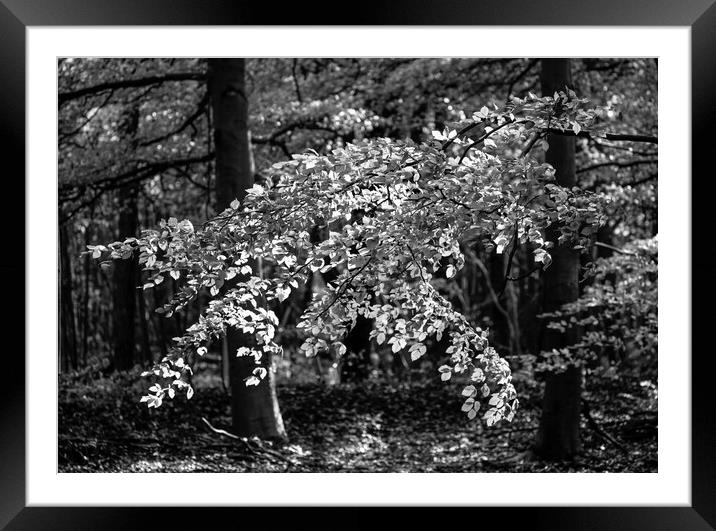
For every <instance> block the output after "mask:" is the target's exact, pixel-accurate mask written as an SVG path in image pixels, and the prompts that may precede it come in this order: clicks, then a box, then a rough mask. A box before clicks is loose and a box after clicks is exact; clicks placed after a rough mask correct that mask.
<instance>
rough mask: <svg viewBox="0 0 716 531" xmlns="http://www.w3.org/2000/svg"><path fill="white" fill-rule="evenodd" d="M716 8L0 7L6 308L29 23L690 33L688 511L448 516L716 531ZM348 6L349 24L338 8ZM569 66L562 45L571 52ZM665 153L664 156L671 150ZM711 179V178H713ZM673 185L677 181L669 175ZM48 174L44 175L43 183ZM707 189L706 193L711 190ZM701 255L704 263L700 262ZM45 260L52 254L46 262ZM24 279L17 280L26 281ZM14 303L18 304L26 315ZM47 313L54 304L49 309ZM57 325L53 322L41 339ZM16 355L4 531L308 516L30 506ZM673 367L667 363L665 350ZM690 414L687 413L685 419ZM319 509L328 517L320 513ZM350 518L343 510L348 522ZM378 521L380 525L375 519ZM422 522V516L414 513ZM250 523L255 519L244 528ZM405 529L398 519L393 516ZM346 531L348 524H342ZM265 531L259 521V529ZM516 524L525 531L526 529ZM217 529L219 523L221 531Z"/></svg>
mask: <svg viewBox="0 0 716 531" xmlns="http://www.w3.org/2000/svg"><path fill="white" fill-rule="evenodd" d="M714 1H715V0H679V1H678V2H677V1H671V2H670V1H668V0H651V1H650V0H608V1H607V0H602V1H601V2H598V3H597V2H586V1H582V0H534V1H532V2H524V1H522V2H521V1H519V0H481V1H470V0H460V1H449V0H444V1H442V2H437V1H436V2H432V3H426V2H408V1H407V0H397V1H393V2H390V3H386V4H385V5H382V6H381V5H380V3H377V2H373V1H366V0H363V1H361V2H360V3H359V4H356V5H354V6H352V11H351V6H347V5H343V6H340V5H337V4H335V3H333V4H328V3H326V5H321V4H320V3H312V4H311V5H307V4H305V3H299V2H296V3H293V4H291V3H288V4H284V5H282V6H281V7H278V4H273V3H269V2H240V1H238V0H236V1H233V2H230V1H228V0H226V1H224V0H151V1H139V0H121V1H120V0H0V95H1V97H0V109H2V112H0V150H1V151H2V153H3V162H4V164H3V166H4V169H5V171H4V172H3V174H4V178H5V180H4V185H5V191H6V193H7V194H8V196H7V197H12V198H14V200H12V203H13V204H15V205H18V206H19V208H20V212H13V211H12V210H11V209H10V208H5V209H3V214H2V215H3V217H4V219H5V221H4V223H3V228H4V231H3V233H4V238H3V243H4V245H3V247H4V251H5V252H4V253H3V254H4V255H5V259H4V260H3V261H2V262H1V263H0V271H1V272H2V277H0V278H3V279H4V280H5V282H4V290H3V291H4V293H5V295H6V308H9V309H10V314H11V317H12V319H14V320H15V321H16V322H15V323H10V324H7V325H6V326H7V328H6V330H8V331H14V330H19V329H21V328H22V329H23V330H24V329H25V311H24V308H25V303H24V300H25V293H24V286H25V283H26V282H31V281H32V279H29V278H26V274H25V258H24V249H25V226H24V220H25V216H24V207H23V206H22V205H24V201H21V200H20V198H23V199H24V198H25V179H24V176H25V156H24V142H25V89H26V87H25V51H26V49H25V42H26V41H25V29H26V27H27V26H46V25H50V26H55V25H56V26H82V25H283V24H297V23H299V24H306V25H319V24H330V25H342V24H348V25H364V24H367V25H503V26H504V25H525V26H527V25H549V26H556V25H569V26H572V25H576V26H580V25H584V26H599V25H607V26H615V25H617V26H623V25H634V26H689V27H690V28H691V46H692V48H691V54H692V56H691V72H692V73H691V76H692V94H691V97H692V101H691V104H692V130H691V131H684V132H683V134H684V135H688V134H691V135H692V175H693V177H692V180H691V186H692V256H691V263H692V271H691V275H692V279H693V280H692V281H693V282H699V285H698V289H697V290H692V308H690V309H689V308H684V311H691V312H692V345H693V346H692V355H691V364H692V366H691V368H692V411H691V414H692V470H691V477H692V505H691V506H690V507H618V508H615V507H608V508H600V507H569V508H559V507H529V508H515V507H502V508H448V509H443V512H444V511H450V513H449V514H450V521H451V522H455V518H458V519H460V520H463V519H465V521H471V522H473V525H477V522H478V521H479V522H481V523H480V524H479V525H481V526H484V525H489V524H485V523H484V522H485V519H488V520H495V519H496V520H498V521H500V522H503V523H509V524H515V523H518V522H519V523H521V525H524V526H526V528H528V529H605V530H606V529H634V530H637V529H638V530H646V529H650V530H651V529H680V530H681V529H684V530H685V529H690V530H697V529H714V528H716V420H715V419H716V416H715V415H714V414H713V412H712V410H711V404H712V403H713V395H712V392H711V389H712V387H713V385H712V383H711V380H712V378H713V376H712V374H714V371H713V369H714V362H713V354H712V351H711V349H710V348H708V346H709V343H708V342H707V341H703V342H701V344H700V345H701V346H700V347H699V342H697V341H695V340H696V339H697V338H699V337H701V338H703V339H706V337H707V336H706V334H707V333H708V330H709V325H710V323H709V321H710V320H711V319H710V318H711V316H712V315H713V311H709V310H708V304H709V303H713V301H714V297H713V295H714V289H713V280H712V278H713V273H714V269H715V268H716V267H715V266H714V265H713V263H712V262H711V261H710V259H709V257H708V253H707V251H708V248H709V247H711V246H712V245H710V244H711V242H710V240H709V236H708V234H709V230H710V228H711V226H712V225H713V222H712V221H711V220H710V219H709V217H707V209H706V205H705V204H704V205H703V207H702V208H698V205H697V203H698V202H699V201H703V202H707V201H709V198H713V197H714V196H713V195H712V194H711V193H709V192H708V190H709V189H712V185H711V183H712V182H713V177H712V176H711V175H710V172H709V170H711V168H710V164H713V162H711V163H710V162H709V158H710V155H711V152H712V151H713V149H714V148H713V147H714V146H715V145H716V134H715V133H714V130H715V128H716V98H715V97H714V95H715V94H716V59H714V58H712V57H711V52H712V51H716V4H715V3H714ZM340 7H342V8H343V9H344V12H345V13H346V14H345V15H342V14H341V11H340V10H339V9H338V8H340ZM565 52H566V53H565V55H569V48H568V46H565ZM666 148H667V149H668V146H667V147H666ZM711 171H713V170H711ZM668 178H679V177H677V176H668ZM51 179H52V176H48V182H49V181H50V180H51ZM709 185H711V187H709ZM697 251H698V252H697ZM48 254H49V255H50V256H49V259H52V256H51V255H52V253H51V252H50V251H48ZM21 280H22V281H21ZM18 301H23V302H22V304H20V303H19V302H18ZM48 304H53V302H52V301H48ZM53 326H54V324H53V323H50V324H48V327H49V328H52V327H53ZM21 337H22V339H20V345H19V347H20V348H19V349H18V348H17V347H15V348H9V347H8V346H7V345H8V344H9V340H10V339H11V338H10V334H7V335H6V336H5V338H4V340H5V345H6V349H5V357H4V360H3V369H4V371H3V372H4V373H5V377H4V378H3V383H2V395H3V400H2V405H0V493H1V495H0V527H3V526H7V527H5V528H6V529H8V530H21V529H23V530H24V529H32V530H41V529H73V530H82V529H88V530H89V529H93V530H95V529H145V528H147V529H148V528H150V527H154V526H155V525H157V524H156V522H161V525H162V526H171V527H173V528H177V529H199V528H204V527H205V526H206V525H208V523H209V522H211V523H212V527H218V524H217V522H219V521H221V522H224V523H225V525H227V526H230V527H235V526H239V525H241V526H242V527H243V526H244V525H246V523H247V522H249V521H250V520H251V519H253V518H256V517H258V518H260V519H264V518H265V517H266V514H265V513H267V512H269V511H270V512H271V519H272V520H273V519H274V518H276V515H277V514H278V515H279V516H281V517H287V518H291V519H295V518H297V517H298V518H299V519H301V520H303V519H304V518H305V516H304V515H305V514H306V511H307V510H308V509H306V508H282V509H280V510H279V509H277V508H263V509H259V508H206V507H203V508H119V507H108V508H98V507H95V508H79V507H62V508H60V507H26V503H25V376H26V374H25V360H24V358H23V357H21V356H19V355H18V354H17V352H23V351H24V349H25V346H24V336H21ZM667 356H668V353H667ZM685 414H686V412H685ZM323 511H325V509H324V510H323ZM346 511H351V513H354V514H351V516H350V517H348V518H347V517H346V516H347V515H346V514H345V512H346ZM381 511H385V509H378V508H348V509H343V512H342V513H341V514H339V515H335V516H334V515H332V514H330V515H329V514H321V516H320V520H321V521H324V522H328V523H330V522H333V523H334V524H340V525H342V526H344V525H348V524H349V525H348V526H349V527H358V526H366V525H374V522H376V520H377V519H379V518H383V516H382V515H381V514H380V512H381ZM376 513H378V514H376ZM410 514H411V515H412V516H417V517H418V518H422V515H423V509H415V508H413V509H411V513H410ZM252 517H253V518H252ZM401 518H402V517H401ZM347 523H348V524H347ZM259 525H261V524H259ZM521 525H520V527H521ZM222 527H223V526H222Z"/></svg>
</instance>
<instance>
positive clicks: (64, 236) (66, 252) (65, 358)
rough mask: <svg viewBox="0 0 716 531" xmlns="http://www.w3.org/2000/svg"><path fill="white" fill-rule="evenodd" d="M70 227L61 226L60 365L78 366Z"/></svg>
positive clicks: (63, 367) (62, 366)
mask: <svg viewBox="0 0 716 531" xmlns="http://www.w3.org/2000/svg"><path fill="white" fill-rule="evenodd" d="M68 232H69V227H68V224H67V223H65V224H64V225H62V226H61V227H60V242H59V243H60V345H61V347H60V348H61V350H60V360H61V363H60V367H61V369H62V370H65V371H66V370H68V369H69V368H70V367H71V368H72V369H76V368H77V329H76V326H75V305H74V301H73V300H72V262H71V260H70V249H69V242H70V238H69V234H68Z"/></svg>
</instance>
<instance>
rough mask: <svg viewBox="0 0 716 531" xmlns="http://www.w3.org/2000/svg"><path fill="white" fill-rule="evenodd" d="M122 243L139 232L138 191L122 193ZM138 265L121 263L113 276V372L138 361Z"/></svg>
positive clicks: (129, 188) (130, 189) (130, 190)
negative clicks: (136, 296)
mask: <svg viewBox="0 0 716 531" xmlns="http://www.w3.org/2000/svg"><path fill="white" fill-rule="evenodd" d="M118 196H119V197H118V201H119V221H118V223H117V225H118V227H119V234H118V237H119V239H123V238H126V237H129V236H134V235H135V234H136V232H137V188H136V186H129V187H123V188H120V189H119V193H118ZM137 282H138V280H137V264H136V263H135V260H134V259H131V260H118V261H117V262H115V264H114V270H113V273H112V330H113V334H112V335H113V341H114V358H113V359H114V369H115V370H118V371H125V370H127V369H131V368H132V367H133V366H134V363H135V362H136V361H138V360H136V359H135V343H134V318H135V313H136V312H135V292H136V291H137Z"/></svg>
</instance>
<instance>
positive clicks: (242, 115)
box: [208, 59, 286, 439]
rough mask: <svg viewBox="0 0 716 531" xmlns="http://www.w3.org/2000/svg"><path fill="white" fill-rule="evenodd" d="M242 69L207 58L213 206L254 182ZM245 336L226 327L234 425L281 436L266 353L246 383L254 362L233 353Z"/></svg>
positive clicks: (241, 431) (237, 63)
mask: <svg viewBox="0 0 716 531" xmlns="http://www.w3.org/2000/svg"><path fill="white" fill-rule="evenodd" d="M244 70H245V60H244V59H211V60H210V61H209V86H208V88H209V92H210V97H211V107H212V113H213V122H214V145H215V152H216V206H217V211H218V212H221V211H223V210H224V209H226V208H227V207H228V206H229V205H230V204H231V202H232V201H233V200H234V199H239V200H240V201H241V200H243V198H244V196H245V195H246V189H247V188H250V187H251V186H253V183H254V178H253V171H252V161H251V151H250V145H249V130H248V101H247V98H246V93H245V80H244ZM248 341H250V339H249V338H247V337H246V336H245V335H244V334H242V333H241V332H240V331H238V330H232V329H230V330H228V332H227V336H226V342H227V347H228V348H227V350H228V357H229V360H228V361H229V382H230V387H231V416H232V423H233V430H234V432H235V433H236V434H237V435H241V436H245V437H251V436H257V437H261V438H265V439H285V438H286V431H285V429H284V426H283V419H282V417H281V412H280V410H279V406H278V399H277V397H276V384H275V376H274V371H273V370H272V362H271V358H270V356H268V355H264V359H263V360H262V363H263V365H264V367H265V368H266V369H267V372H268V374H267V376H266V377H265V378H264V379H263V380H262V381H261V383H260V384H259V385H257V386H251V387H247V386H246V383H245V379H246V378H248V377H249V376H251V374H252V371H253V370H254V369H255V368H256V365H255V363H254V361H253V359H252V358H247V357H237V356H236V351H237V350H238V348H239V347H241V346H243V345H246V344H247V342H248Z"/></svg>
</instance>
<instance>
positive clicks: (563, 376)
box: [535, 59, 582, 459]
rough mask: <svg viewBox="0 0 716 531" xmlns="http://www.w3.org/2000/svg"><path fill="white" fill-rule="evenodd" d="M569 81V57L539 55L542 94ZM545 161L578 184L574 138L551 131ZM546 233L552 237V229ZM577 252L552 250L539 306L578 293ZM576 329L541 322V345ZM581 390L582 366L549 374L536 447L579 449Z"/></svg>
mask: <svg viewBox="0 0 716 531" xmlns="http://www.w3.org/2000/svg"><path fill="white" fill-rule="evenodd" d="M571 83H572V76H571V65H570V60H569V59H542V72H541V84H542V94H543V95H544V96H550V95H552V94H553V93H554V92H555V91H558V90H565V87H566V86H570V85H571ZM548 142H549V149H548V150H547V154H546V156H545V159H546V162H548V163H549V164H551V165H552V166H554V168H555V170H556V178H557V183H558V184H560V185H561V186H565V187H568V188H571V187H572V186H574V185H575V184H576V169H575V160H574V151H575V139H574V138H573V137H567V136H558V135H550V136H549V137H548ZM551 232H552V233H551V234H549V239H550V240H552V241H555V242H556V238H557V236H558V234H557V232H556V231H551ZM578 280H579V254H578V253H577V252H576V251H574V250H573V249H571V246H569V245H567V246H556V247H555V248H554V249H553V251H552V265H550V267H549V268H548V269H547V270H546V271H545V274H544V285H543V303H542V310H543V311H544V312H551V311H555V310H557V309H559V308H560V307H561V306H562V305H563V304H565V303H567V302H572V301H574V300H576V299H577V297H578V296H579V283H578ZM574 335H575V333H574V331H571V332H566V333H560V332H558V331H556V330H551V329H547V328H546V327H545V328H543V330H542V332H541V341H540V347H541V350H542V351H549V350H552V349H555V348H562V347H565V346H567V345H569V344H571V343H573V342H574V339H575V337H574ZM581 394H582V371H581V367H577V366H570V367H567V368H566V370H564V371H560V372H552V373H550V374H548V375H547V377H546V381H545V392H544V401H543V404H542V417H541V419H540V426H539V430H538V433H537V441H536V446H535V452H536V453H537V454H538V455H539V456H541V457H543V458H547V459H569V458H572V457H574V456H575V455H576V454H578V453H579V452H580V451H581V440H580V434H579V420H580V406H581Z"/></svg>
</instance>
